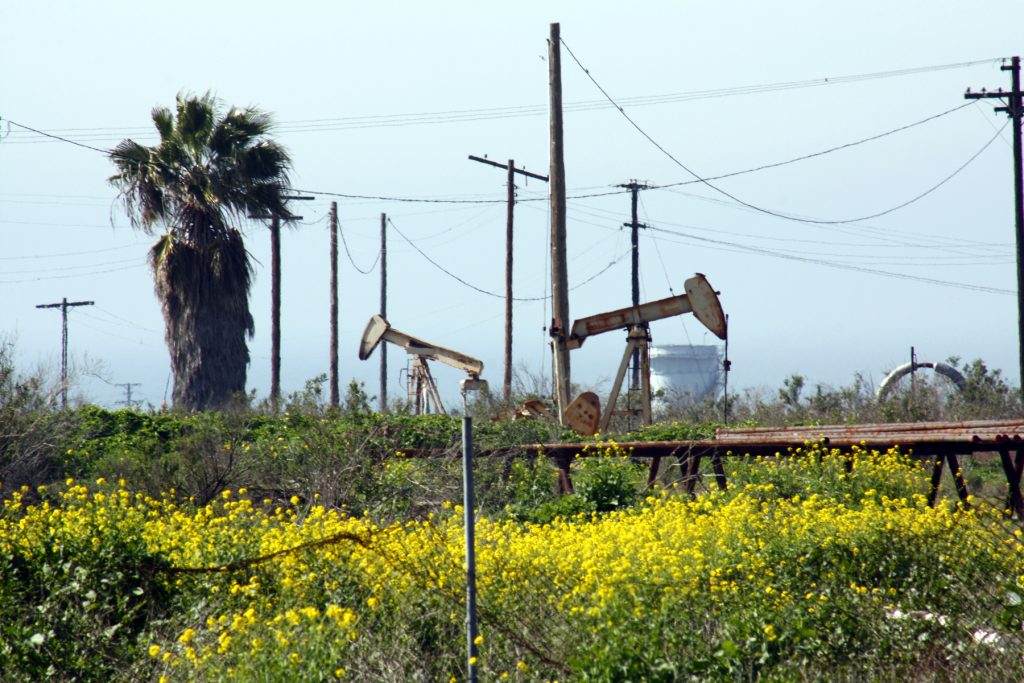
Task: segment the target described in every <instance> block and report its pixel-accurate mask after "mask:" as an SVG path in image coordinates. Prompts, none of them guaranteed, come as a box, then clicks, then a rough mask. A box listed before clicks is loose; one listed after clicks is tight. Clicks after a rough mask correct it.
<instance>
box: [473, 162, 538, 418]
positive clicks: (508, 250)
mask: <svg viewBox="0 0 1024 683" xmlns="http://www.w3.org/2000/svg"><path fill="white" fill-rule="evenodd" d="M469 158H470V159H472V160H473V161H479V162H480V163H483V164H490V165H491V166H497V167H498V168H503V169H505V170H506V171H508V211H507V218H506V221H505V377H504V381H503V388H504V393H505V400H506V401H508V400H510V399H511V398H512V218H513V213H514V211H513V206H515V203H516V173H520V174H522V175H524V176H526V177H527V178H536V179H537V180H543V181H544V182H547V181H548V177H547V176H543V175H540V174H537V173H531V172H530V171H527V170H525V169H521V168H516V162H515V161H513V160H512V159H509V160H508V164H499V163H498V162H496V161H491V160H490V159H488V158H486V157H484V158H480V157H475V156H473V155H472V154H470V155H469Z"/></svg>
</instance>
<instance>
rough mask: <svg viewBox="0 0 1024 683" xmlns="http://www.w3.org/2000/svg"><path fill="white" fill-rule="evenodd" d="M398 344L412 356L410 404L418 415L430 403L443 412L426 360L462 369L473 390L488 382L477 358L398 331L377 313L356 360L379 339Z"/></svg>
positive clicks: (365, 334) (361, 357) (365, 355)
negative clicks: (483, 377)
mask: <svg viewBox="0 0 1024 683" xmlns="http://www.w3.org/2000/svg"><path fill="white" fill-rule="evenodd" d="M382 340H383V341H386V342H388V343H391V344H394V345H396V346H400V347H401V348H403V349H405V352H406V353H408V354H409V355H410V356H412V368H411V370H410V377H409V400H410V402H411V403H412V404H413V406H414V408H415V411H416V413H417V414H419V413H420V412H422V411H423V410H429V407H430V404H431V403H433V405H434V406H436V408H437V409H438V412H441V413H443V412H445V410H444V407H443V405H442V404H441V395H440V393H439V392H438V390H437V385H436V384H435V382H434V378H433V375H431V373H430V367H429V366H428V365H427V360H436V361H439V362H441V363H444V364H445V365H450V366H451V367H453V368H456V369H459V370H463V371H465V372H466V374H467V375H468V379H469V380H470V381H471V383H473V384H474V390H478V389H486V385H487V383H486V382H485V381H484V380H482V379H480V373H482V372H483V370H484V364H483V361H480V360H477V359H476V358H473V357H472V356H467V355H466V354H464V353H459V352H458V351H453V350H452V349H446V348H445V347H443V346H438V345H437V344H431V343H430V342H426V341H423V340H422V339H419V338H417V337H414V336H412V335H410V334H406V333H405V332H400V331H399V330H396V329H395V328H393V327H391V323H389V322H388V321H387V320H385V319H384V318H382V317H381V316H379V315H375V316H373V317H371V318H370V322H368V323H367V324H366V330H365V331H364V332H363V337H362V340H361V341H360V344H359V360H366V359H367V358H369V357H370V354H372V353H373V350H374V349H375V348H377V346H379V345H380V342H381V341H382ZM382 350H383V349H382Z"/></svg>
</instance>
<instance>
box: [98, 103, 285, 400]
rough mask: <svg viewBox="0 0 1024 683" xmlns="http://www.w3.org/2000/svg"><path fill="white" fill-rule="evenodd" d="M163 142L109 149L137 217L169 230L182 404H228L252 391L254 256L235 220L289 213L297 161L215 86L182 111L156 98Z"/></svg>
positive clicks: (161, 278)
mask: <svg viewBox="0 0 1024 683" xmlns="http://www.w3.org/2000/svg"><path fill="white" fill-rule="evenodd" d="M152 118H153V123H154V124H155V126H156V129H157V132H158V133H159V134H160V143H159V144H157V145H155V146H153V147H147V146H145V145H140V144H139V143H137V142H134V141H133V140H123V141H122V142H121V143H120V144H118V145H117V147H115V148H114V150H113V151H112V152H111V153H110V159H111V161H112V162H113V163H114V165H115V166H116V167H117V173H116V174H115V175H114V176H112V177H111V178H110V179H109V180H110V183H111V184H112V185H113V186H114V187H116V188H117V189H118V190H119V192H120V197H121V199H122V200H123V202H124V205H125V208H126V209H127V212H128V215H129V217H130V219H131V222H132V226H133V227H135V228H137V229H141V230H143V231H145V232H147V233H148V234H153V233H155V232H156V229H157V228H158V227H159V228H161V229H163V231H164V232H163V234H162V235H161V236H160V239H159V240H157V242H156V244H154V245H153V247H152V249H151V250H150V253H149V260H150V265H151V266H152V269H153V275H154V280H155V289H156V294H157V297H158V298H159V300H160V303H161V306H162V308H163V315H164V323H165V327H166V340H167V347H168V349H169V351H170V355H171V370H172V373H173V375H174V393H173V398H174V403H175V405H176V406H179V407H182V408H185V409H187V410H193V411H195V410H204V409H207V408H217V407H220V406H223V405H224V404H225V403H226V402H227V401H229V400H230V399H231V398H232V397H233V396H235V395H236V394H239V393H242V392H244V391H245V374H246V367H247V365H248V364H249V349H248V346H247V345H246V337H247V336H248V337H249V338H252V335H253V332H254V326H253V318H252V315H250V313H249V287H250V285H251V282H252V265H251V263H250V261H249V254H248V252H247V251H246V249H245V244H244V242H243V240H242V234H241V232H240V231H239V229H238V227H237V225H238V222H239V221H240V220H244V219H245V218H246V216H248V215H253V214H256V215H263V214H276V215H278V216H280V217H282V219H285V220H288V219H290V218H291V214H290V213H289V212H288V210H287V209H286V208H285V203H284V199H283V197H284V194H285V190H286V188H287V187H288V171H289V170H290V168H291V160H290V158H289V156H288V153H287V151H286V150H285V149H284V148H283V147H282V146H280V145H279V144H277V143H276V142H274V141H273V140H271V139H270V138H269V137H268V133H269V132H270V129H271V125H272V124H271V118H270V116H269V115H268V114H266V113H263V112H261V111H260V110H258V109H255V108H252V107H249V108H246V109H236V108H231V109H229V110H228V111H227V112H223V113H222V110H221V107H220V102H219V100H217V99H216V98H215V97H214V96H213V95H212V94H210V93H206V94H204V95H201V96H191V95H184V94H179V95H178V97H177V107H176V111H173V112H172V111H171V110H170V109H169V108H166V107H156V108H154V109H153V111H152Z"/></svg>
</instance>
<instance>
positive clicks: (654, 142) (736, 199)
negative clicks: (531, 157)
mask: <svg viewBox="0 0 1024 683" xmlns="http://www.w3.org/2000/svg"><path fill="white" fill-rule="evenodd" d="M561 42H562V45H565V49H566V51H567V52H568V53H569V56H570V57H572V59H573V61H575V62H576V65H577V66H578V67H579V68H580V69H581V70H582V71H583V73H585V74H586V75H587V78H589V79H590V81H591V83H593V84H594V86H595V87H596V88H597V89H598V90H600V91H601V94H602V95H604V96H605V98H606V99H607V100H608V101H609V102H611V103H612V104H613V105H614V106H615V108H616V109H618V111H619V113H620V114H621V115H622V117H623V118H625V119H626V121H628V122H629V124H630V125H631V126H633V128H634V129H636V131H637V132H638V133H640V135H642V136H643V137H644V138H645V139H646V140H647V141H648V142H650V143H651V144H652V145H653V146H654V147H655V148H656V149H657V150H658V151H660V152H661V153H662V154H664V155H665V156H666V157H667V158H668V159H669V160H671V161H672V162H673V163H674V164H676V165H677V166H679V168H681V169H683V170H684V171H686V172H687V173H689V174H690V175H692V176H693V177H694V178H695V179H696V182H699V183H702V184H703V185H706V186H707V187H709V188H711V189H712V190H714V191H715V192H718V193H719V194H722V195H724V196H726V197H728V198H729V199H731V200H733V201H734V202H736V203H737V204H742V205H743V206H746V207H747V208H749V209H753V210H754V211H758V212H760V213H764V214H767V215H769V216H775V217H776V218H783V219H786V220H791V221H797V222H800V223H818V224H825V225H831V224H839V223H854V222H857V221H861V220H869V219H871V218H878V217H879V216H884V215H886V214H888V213H892V212H893V211H897V210H899V209H902V208H904V207H906V206H908V205H909V204H912V203H914V202H916V201H918V200H919V199H921V198H922V197H924V196H927V195H928V194H930V193H931V192H932V191H934V190H936V189H938V188H939V187H941V186H942V185H943V184H945V183H946V182H947V181H948V180H950V179H951V178H952V177H953V176H955V175H956V174H957V173H959V172H960V171H962V170H963V169H964V168H965V167H966V166H967V164H969V163H970V162H971V161H973V160H974V159H975V158H977V156H978V155H979V154H981V152H982V151H984V150H985V149H986V148H987V147H988V146H989V145H990V144H991V143H992V142H993V141H994V140H995V138H992V140H990V141H989V142H988V143H986V144H985V145H984V146H983V147H982V149H981V150H979V151H978V152H977V153H976V154H975V155H974V156H973V157H971V158H970V159H969V160H968V161H967V163H965V164H964V165H963V166H961V167H960V168H959V169H957V170H956V171H954V172H953V173H952V174H951V175H950V176H948V177H946V178H945V179H943V180H942V181H940V182H939V183H938V184H937V185H935V186H933V187H932V188H930V189H929V190H927V191H925V192H924V193H922V194H920V195H918V196H917V197H915V198H913V199H911V200H910V201H908V202H904V203H903V204H901V205H899V206H896V207H893V208H891V209H887V210H886V211H881V212H879V213H875V214H871V215H868V216H861V217H859V218H847V219H843V220H818V219H810V218H801V217H799V216H793V215H789V214H784V213H780V212H778V211H772V210H770V209H765V208H763V207H760V206H757V205H756V204H751V203H750V202H746V201H743V200H742V199H740V198H739V197H737V196H736V195H733V194H731V193H729V192H727V191H726V190H723V189H722V188H720V187H718V186H717V185H714V184H712V183H711V182H710V180H709V179H708V178H705V177H703V176H701V175H700V174H698V173H697V172H696V171H693V170H691V169H690V168H689V167H688V166H687V165H686V164H684V163H683V162H682V161H680V160H679V159H678V158H677V157H676V156H675V155H673V154H672V153H671V152H670V151H668V149H666V148H665V147H664V146H663V145H662V144H661V143H659V142H658V141H657V140H655V139H654V138H653V137H651V135H649V134H648V133H647V131H645V130H644V129H643V128H641V127H640V125H639V124H638V123H637V122H636V121H634V120H633V119H632V117H630V116H629V114H627V113H626V110H625V109H624V108H623V107H622V106H620V105H619V104H618V102H616V101H615V100H614V99H613V98H612V96H611V95H609V94H608V91H606V90H605V89H604V88H603V87H602V86H601V84H600V83H598V81H597V79H596V78H594V76H593V75H592V74H591V73H590V70H589V69H587V68H586V67H584V66H583V63H582V62H580V60H579V59H578V58H577V57H576V55H575V54H574V53H573V51H572V49H571V48H570V47H569V46H568V45H567V44H566V42H565V40H564V39H563V40H562V41H561ZM996 137H998V134H997V135H996Z"/></svg>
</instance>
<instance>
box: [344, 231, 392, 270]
mask: <svg viewBox="0 0 1024 683" xmlns="http://www.w3.org/2000/svg"><path fill="white" fill-rule="evenodd" d="M338 234H339V235H341V243H342V244H343V245H344V246H345V255H346V256H348V262H349V263H351V264H352V267H353V268H355V269H356V270H357V271H359V272H360V273H362V274H363V275H369V274H370V273H372V272H373V269H374V268H376V267H377V263H378V262H379V261H380V256H381V253H382V252H383V249H378V250H377V256H376V258H374V259H373V263H371V264H370V267H369V268H367V269H366V270H363V269H362V268H360V267H359V266H357V265H356V262H355V259H353V258H352V252H351V251H349V248H348V240H347V239H345V231H344V230H343V229H342V227H341V224H340V222H339V225H338Z"/></svg>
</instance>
